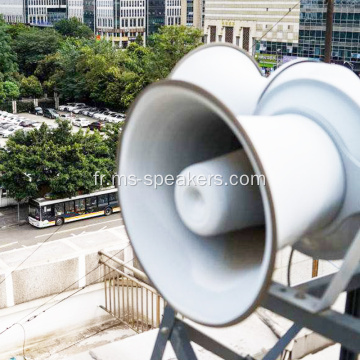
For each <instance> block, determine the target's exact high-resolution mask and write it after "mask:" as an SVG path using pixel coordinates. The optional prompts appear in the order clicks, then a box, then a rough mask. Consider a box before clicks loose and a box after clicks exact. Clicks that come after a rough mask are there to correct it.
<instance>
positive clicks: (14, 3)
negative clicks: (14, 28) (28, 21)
mask: <svg viewBox="0 0 360 360" xmlns="http://www.w3.org/2000/svg"><path fill="white" fill-rule="evenodd" d="M0 14H1V15H2V16H3V18H4V20H5V21H6V22H8V23H23V22H24V21H25V20H24V0H0Z"/></svg>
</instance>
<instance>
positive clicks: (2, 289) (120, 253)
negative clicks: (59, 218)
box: [0, 231, 133, 309]
mask: <svg viewBox="0 0 360 360" xmlns="http://www.w3.org/2000/svg"><path fill="white" fill-rule="evenodd" d="M128 245H129V240H128V238H127V236H126V234H125V233H122V232H121V231H118V234H117V236H114V237H111V236H104V237H103V236H101V237H99V236H98V235H97V237H96V240H94V239H93V237H91V236H89V235H87V234H85V235H84V236H77V237H71V238H66V239H62V240H57V241H52V242H49V243H45V244H43V245H42V246H41V247H38V245H34V246H29V247H27V248H23V249H17V250H13V251H7V252H2V253H0V279H4V278H5V281H3V282H2V280H0V309H1V308H4V307H11V306H14V305H18V304H22V303H25V302H28V301H32V300H35V299H39V298H43V297H46V296H49V295H53V294H57V293H59V292H61V291H63V290H66V291H68V290H72V289H78V288H80V287H82V286H84V285H90V284H95V283H98V282H101V281H103V278H102V276H103V267H102V266H100V267H98V261H99V256H98V251H99V250H100V249H104V250H107V252H108V253H109V254H111V255H114V254H116V253H117V255H116V256H117V257H118V258H119V259H121V260H125V261H129V260H132V256H133V254H132V251H129V250H128V249H129V248H130V247H129V246H128ZM124 248H126V250H125V251H124V250H123V249H124ZM26 258H27V260H26V261H24V262H23V260H24V259H26ZM22 262H23V264H22V265H21V266H19V264H21V263H22ZM109 263H110V262H109ZM111 264H112V265H114V263H113V262H112V263H111ZM85 274H88V275H87V276H85Z"/></svg>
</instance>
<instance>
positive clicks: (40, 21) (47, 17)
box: [24, 0, 67, 26]
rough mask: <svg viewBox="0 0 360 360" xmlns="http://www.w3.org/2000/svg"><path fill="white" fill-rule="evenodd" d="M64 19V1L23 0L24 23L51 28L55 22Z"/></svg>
mask: <svg viewBox="0 0 360 360" xmlns="http://www.w3.org/2000/svg"><path fill="white" fill-rule="evenodd" d="M66 17H67V3H66V0H42V1H40V0H24V19H25V23H28V24H31V25H36V26H52V25H53V24H54V23H55V22H56V21H59V20H61V19H66Z"/></svg>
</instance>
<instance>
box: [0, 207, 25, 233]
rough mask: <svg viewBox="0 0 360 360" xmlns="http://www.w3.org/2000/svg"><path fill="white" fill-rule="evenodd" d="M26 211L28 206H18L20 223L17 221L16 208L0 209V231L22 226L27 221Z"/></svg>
mask: <svg viewBox="0 0 360 360" xmlns="http://www.w3.org/2000/svg"><path fill="white" fill-rule="evenodd" d="M27 209H28V206H27V205H26V204H22V205H20V221H18V208H17V206H9V207H5V208H0V229H1V228H4V227H9V226H14V225H21V224H24V223H25V222H26V221H27Z"/></svg>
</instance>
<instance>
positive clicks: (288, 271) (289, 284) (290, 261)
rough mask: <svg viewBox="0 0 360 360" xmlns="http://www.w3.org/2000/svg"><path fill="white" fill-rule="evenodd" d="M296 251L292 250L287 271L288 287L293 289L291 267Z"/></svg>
mask: <svg viewBox="0 0 360 360" xmlns="http://www.w3.org/2000/svg"><path fill="white" fill-rule="evenodd" d="M294 251H295V249H294V248H292V249H291V253H290V256H289V262H288V270H287V285H288V287H291V279H290V277H291V265H292V258H293V255H294Z"/></svg>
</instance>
